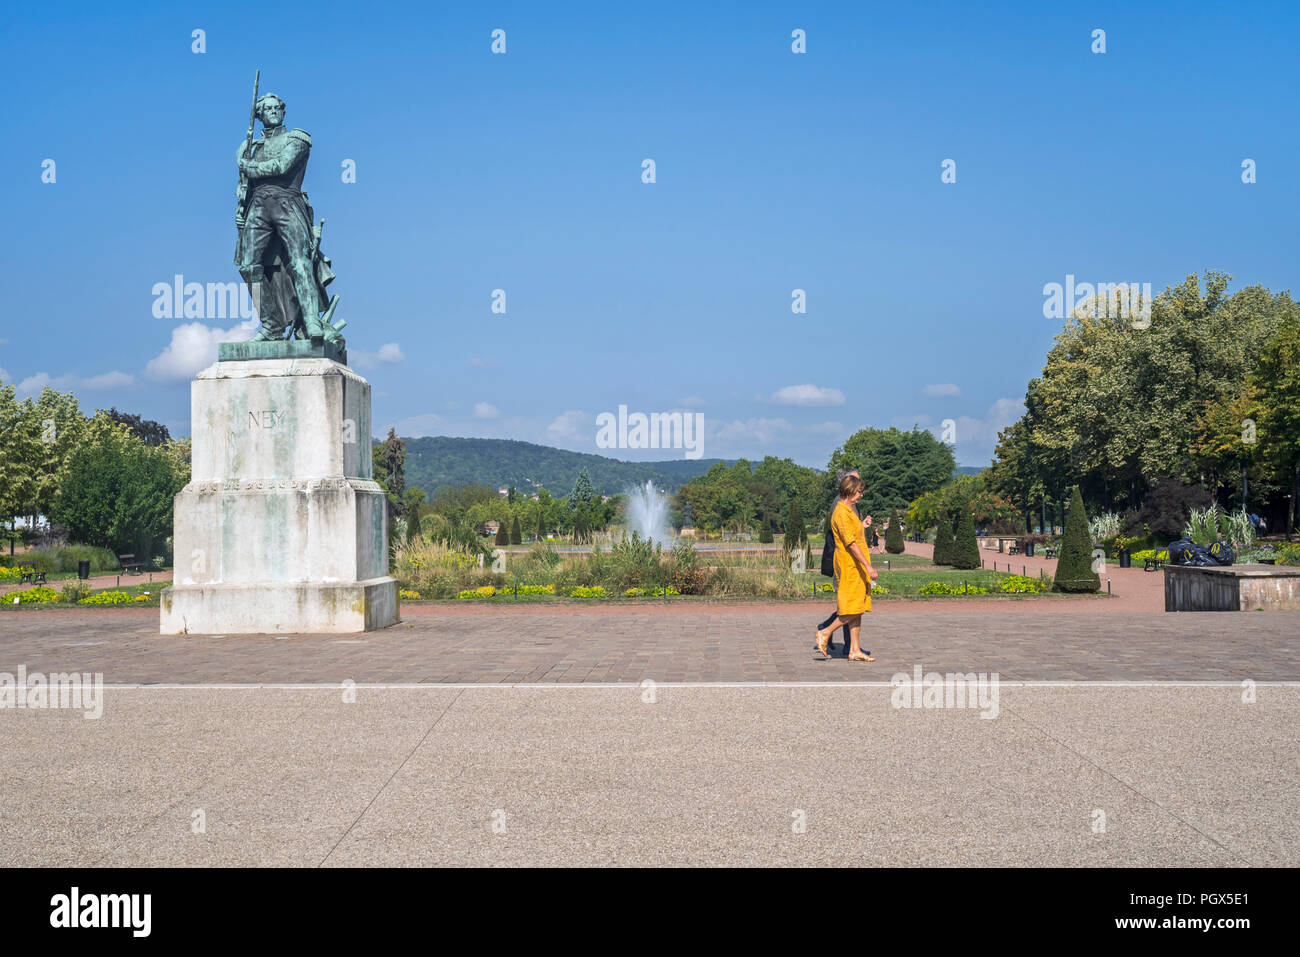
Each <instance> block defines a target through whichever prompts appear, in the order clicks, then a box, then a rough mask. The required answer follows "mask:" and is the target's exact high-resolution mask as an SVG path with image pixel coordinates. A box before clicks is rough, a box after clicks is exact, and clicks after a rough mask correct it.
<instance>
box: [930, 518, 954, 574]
mask: <svg viewBox="0 0 1300 957" xmlns="http://www.w3.org/2000/svg"><path fill="white" fill-rule="evenodd" d="M951 551H952V525H950V524H949V523H948V510H947V509H946V508H940V509H939V520H938V525H937V526H936V528H935V532H934V563H935V564H936V565H951V564H952V558H951V556H950V555H949V552H951Z"/></svg>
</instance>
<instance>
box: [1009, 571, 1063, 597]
mask: <svg viewBox="0 0 1300 957" xmlns="http://www.w3.org/2000/svg"><path fill="white" fill-rule="evenodd" d="M1051 587H1052V583H1051V582H1048V581H1043V580H1042V579H1041V578H1027V577H1026V576H1024V575H1008V576H1007V577H1006V578H1004V579H1002V581H1001V582H1000V583H999V584H998V590H999V591H1000V592H1002V594H1004V595H1038V594H1041V593H1043V592H1045V591H1047V589H1049V588H1051Z"/></svg>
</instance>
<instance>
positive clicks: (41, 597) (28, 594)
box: [5, 585, 59, 605]
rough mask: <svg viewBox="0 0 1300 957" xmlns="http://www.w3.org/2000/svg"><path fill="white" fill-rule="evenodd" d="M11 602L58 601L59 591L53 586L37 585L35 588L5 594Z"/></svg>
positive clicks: (42, 602)
mask: <svg viewBox="0 0 1300 957" xmlns="http://www.w3.org/2000/svg"><path fill="white" fill-rule="evenodd" d="M5 597H7V598H8V599H9V601H11V602H15V601H16V602H17V603H18V604H20V605H42V604H44V603H45V602H49V601H58V600H59V593H58V592H56V591H55V590H54V589H53V588H45V587H44V586H40V585H38V586H37V587H35V588H29V589H27V590H26V591H20V592H18V593H17V594H16V595H12V596H5Z"/></svg>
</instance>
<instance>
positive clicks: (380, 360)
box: [348, 342, 406, 369]
mask: <svg viewBox="0 0 1300 957" xmlns="http://www.w3.org/2000/svg"><path fill="white" fill-rule="evenodd" d="M405 358H406V356H404V355H402V347H401V346H399V345H398V344H397V343H396V342H385V343H384V344H383V345H382V346H380V347H379V351H378V352H366V351H364V350H362V349H349V350H348V362H349V363H350V364H351V365H354V366H356V367H357V368H358V369H376V368H378V367H379V366H381V365H383V364H384V363H386V362H401V361H402V360H403V359H405Z"/></svg>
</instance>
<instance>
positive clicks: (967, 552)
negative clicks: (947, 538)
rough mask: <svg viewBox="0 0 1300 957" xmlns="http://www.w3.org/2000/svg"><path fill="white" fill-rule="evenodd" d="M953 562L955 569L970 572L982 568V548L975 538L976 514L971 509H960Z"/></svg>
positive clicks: (954, 539)
mask: <svg viewBox="0 0 1300 957" xmlns="http://www.w3.org/2000/svg"><path fill="white" fill-rule="evenodd" d="M950 557H951V559H952V560H951V561H950V562H949V564H951V565H952V567H953V568H960V569H963V570H970V569H972V568H979V567H980V546H979V542H978V541H977V540H976V538H975V513H974V511H973V510H972V509H971V508H970V507H969V506H965V507H963V508H961V509H960V514H959V515H958V517H957V534H956V535H955V536H954V537H953V543H952V551H951V553H950Z"/></svg>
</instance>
